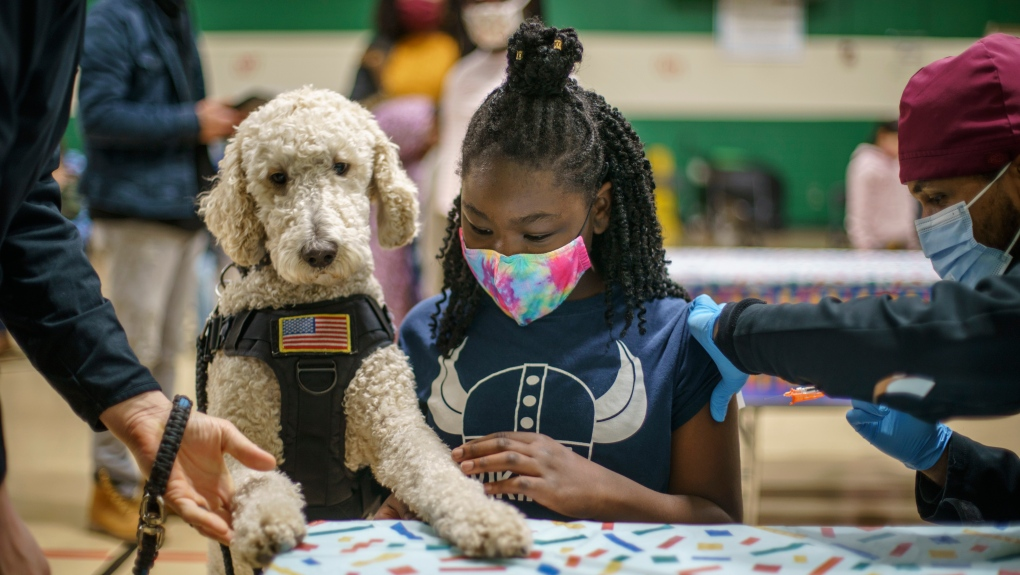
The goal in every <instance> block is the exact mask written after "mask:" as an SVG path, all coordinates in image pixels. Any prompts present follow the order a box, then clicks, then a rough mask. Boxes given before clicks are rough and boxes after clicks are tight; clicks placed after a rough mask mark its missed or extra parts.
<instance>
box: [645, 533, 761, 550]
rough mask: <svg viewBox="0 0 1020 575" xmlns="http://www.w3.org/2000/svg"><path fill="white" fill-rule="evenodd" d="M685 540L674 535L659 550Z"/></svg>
mask: <svg viewBox="0 0 1020 575" xmlns="http://www.w3.org/2000/svg"><path fill="white" fill-rule="evenodd" d="M683 540H684V538H683V537H681V536H679V535H674V536H672V537H670V538H669V539H667V540H665V541H663V542H662V543H661V544H660V545H659V549H669V548H670V547H672V546H674V545H676V544H677V543H679V542H681V541H683ZM755 541H757V539H755Z"/></svg>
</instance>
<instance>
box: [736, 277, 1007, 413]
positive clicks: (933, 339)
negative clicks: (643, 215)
mask: <svg viewBox="0 0 1020 575" xmlns="http://www.w3.org/2000/svg"><path fill="white" fill-rule="evenodd" d="M1016 273H1017V270H1016V269H1014V270H1011V273H1010V275H1007V276H1003V277H994V278H988V279H985V280H982V281H981V282H980V283H978V285H977V287H976V289H971V288H968V287H967V286H964V285H962V284H959V283H957V282H938V283H936V284H935V285H934V286H933V289H932V297H931V301H930V302H925V301H923V300H921V299H920V298H913V297H901V298H898V299H893V298H890V297H888V296H885V297H868V298H859V299H855V300H851V301H847V302H840V301H838V300H834V299H827V300H823V301H822V302H820V303H818V304H787V305H763V304H762V303H761V302H755V301H747V300H745V301H744V302H740V303H738V304H730V305H727V306H726V307H725V308H723V312H722V315H721V316H720V318H719V321H718V332H717V335H716V343H717V345H718V346H719V349H720V350H721V351H722V352H723V353H724V354H725V355H726V357H727V358H729V359H730V361H732V362H733V364H734V365H736V366H737V368H738V369H740V370H742V371H744V372H747V373H764V374H768V375H773V376H778V377H781V378H783V379H785V380H786V381H789V382H791V383H796V384H801V385H815V386H817V387H818V388H819V389H821V390H822V391H824V392H825V393H826V394H828V395H830V396H834V397H851V398H855V399H861V400H865V401H872V400H873V397H872V396H873V390H874V387H875V385H876V384H877V383H879V382H880V381H882V380H884V379H886V378H888V377H890V376H893V375H898V374H907V375H911V376H918V377H923V378H927V379H931V380H933V381H934V382H935V384H934V387H932V389H931V390H930V391H929V392H928V393H927V395H925V396H924V397H923V398H918V397H916V396H913V395H906V394H891V393H887V394H885V395H883V396H881V398H879V399H880V401H881V402H882V403H884V404H887V405H889V406H890V407H893V408H896V409H900V410H902V411H906V412H908V413H911V414H913V415H915V416H917V417H921V418H924V419H927V420H934V419H942V418H946V417H950V416H954V415H955V416H961V415H1006V414H1012V413H1017V412H1018V411H1020V385H1018V384H1017V374H1020V277H1018V275H1013V274H1016Z"/></svg>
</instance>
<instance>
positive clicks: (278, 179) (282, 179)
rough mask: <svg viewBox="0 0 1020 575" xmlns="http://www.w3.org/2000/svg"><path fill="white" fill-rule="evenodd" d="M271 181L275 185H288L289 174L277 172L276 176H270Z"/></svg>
mask: <svg viewBox="0 0 1020 575" xmlns="http://www.w3.org/2000/svg"><path fill="white" fill-rule="evenodd" d="M269 180H270V181H271V182H273V183H274V184H281V185H282V184H286V183H287V174H285V173H283V172H276V173H275V174H270V175H269Z"/></svg>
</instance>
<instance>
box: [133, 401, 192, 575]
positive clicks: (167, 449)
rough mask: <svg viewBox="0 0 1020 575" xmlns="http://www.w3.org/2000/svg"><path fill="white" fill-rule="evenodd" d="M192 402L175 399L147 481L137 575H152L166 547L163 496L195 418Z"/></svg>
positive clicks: (139, 527)
mask: <svg viewBox="0 0 1020 575" xmlns="http://www.w3.org/2000/svg"><path fill="white" fill-rule="evenodd" d="M191 406H192V403H191V400H190V399H188V398H187V397H185V396H183V395H178V396H176V397H174V402H173V408H172V409H171V410H170V417H169V419H167V422H166V428H165V429H164V430H163V439H162V440H161V441H160V442H159V450H158V451H156V461H155V462H154V463H153V464H152V472H151V473H150V474H149V480H148V481H146V482H145V494H144V495H143V496H142V505H141V507H140V508H139V510H138V513H139V519H138V555H137V556H136V557H135V567H134V571H133V572H134V575H148V573H149V570H150V569H152V565H153V564H154V563H155V562H156V556H157V555H158V554H159V548H160V547H162V546H163V535H164V530H163V523H165V522H166V506H165V505H164V503H163V493H165V492H166V484H167V482H168V481H169V480H170V471H171V470H172V469H173V467H174V460H176V459H177V451H178V450H179V449H180V448H181V440H182V439H184V428H185V427H187V425H188V418H189V417H191Z"/></svg>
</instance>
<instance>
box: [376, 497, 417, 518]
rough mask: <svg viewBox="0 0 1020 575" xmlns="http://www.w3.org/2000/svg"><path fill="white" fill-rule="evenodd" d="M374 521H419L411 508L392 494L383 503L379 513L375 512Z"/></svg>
mask: <svg viewBox="0 0 1020 575" xmlns="http://www.w3.org/2000/svg"><path fill="white" fill-rule="evenodd" d="M372 519H399V520H415V521H417V520H418V516H417V515H415V513H414V512H413V511H411V508H410V507H408V506H407V504H406V503H404V502H403V501H401V500H399V499H397V496H396V495H393V494H390V496H389V497H387V498H386V501H383V504H382V507H380V508H379V511H376V512H375V517H373V518H372Z"/></svg>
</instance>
